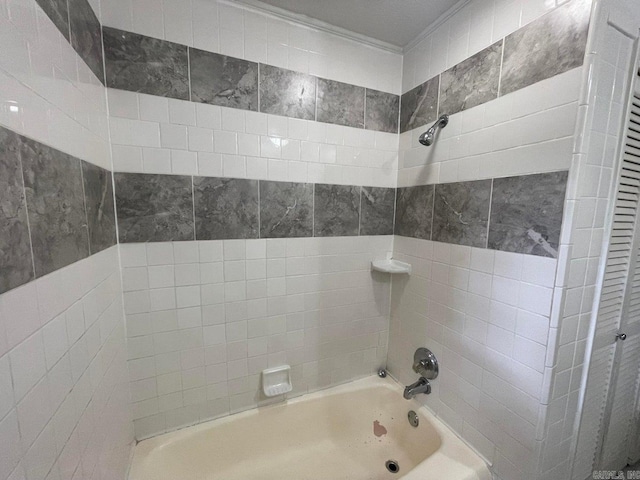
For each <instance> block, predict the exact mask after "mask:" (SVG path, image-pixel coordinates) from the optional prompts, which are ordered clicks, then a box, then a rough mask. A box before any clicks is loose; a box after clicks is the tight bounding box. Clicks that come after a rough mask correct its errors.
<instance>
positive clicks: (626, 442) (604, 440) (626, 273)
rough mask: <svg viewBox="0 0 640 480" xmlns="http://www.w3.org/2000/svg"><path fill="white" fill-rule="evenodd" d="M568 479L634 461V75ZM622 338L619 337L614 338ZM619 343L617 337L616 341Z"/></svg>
mask: <svg viewBox="0 0 640 480" xmlns="http://www.w3.org/2000/svg"><path fill="white" fill-rule="evenodd" d="M632 82H634V83H632V84H631V86H630V88H629V90H630V98H631V104H630V105H629V111H628V117H627V124H626V125H625V130H624V132H623V133H622V137H623V138H622V139H621V146H620V150H619V152H620V153H619V155H620V157H621V163H620V165H619V168H620V170H619V177H618V183H617V188H616V197H615V204H614V212H613V218H612V225H611V234H610V237H609V241H608V251H607V257H606V264H605V270H604V275H603V278H602V286H601V292H600V301H599V304H598V311H597V319H596V324H595V330H594V332H593V333H594V336H593V344H592V347H591V360H590V363H589V372H588V380H587V386H586V392H585V395H584V403H583V406H582V420H581V424H580V431H579V435H578V443H577V450H576V458H575V462H574V467H573V475H572V478H574V479H576V480H583V479H585V478H589V477H590V476H591V472H592V471H593V470H594V469H595V470H618V469H621V468H623V467H624V466H625V465H626V464H627V462H628V461H630V460H631V461H634V460H638V457H640V452H639V451H638V449H639V448H640V441H638V438H637V437H638V433H639V432H640V427H639V425H638V417H639V413H638V391H639V379H640V77H638V76H637V75H636V76H635V78H633V79H632ZM621 333H624V334H626V339H625V340H621V339H620V338H619V337H616V335H618V334H621ZM616 338H618V339H616Z"/></svg>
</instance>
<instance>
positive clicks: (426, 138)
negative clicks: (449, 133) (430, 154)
mask: <svg viewBox="0 0 640 480" xmlns="http://www.w3.org/2000/svg"><path fill="white" fill-rule="evenodd" d="M448 123H449V115H447V114H444V115H440V118H438V120H436V123H434V124H433V125H431V128H429V130H427V131H426V132H424V133H423V134H422V135H420V138H418V141H419V142H420V143H421V144H422V145H424V146H425V147H428V146H430V145H431V144H432V143H433V140H434V137H435V134H436V130H437V129H438V128H444V127H446V126H447V124H448Z"/></svg>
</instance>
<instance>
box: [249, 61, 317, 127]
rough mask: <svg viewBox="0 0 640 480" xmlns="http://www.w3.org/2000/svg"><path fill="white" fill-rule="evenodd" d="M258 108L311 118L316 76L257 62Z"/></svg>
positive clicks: (313, 106)
mask: <svg viewBox="0 0 640 480" xmlns="http://www.w3.org/2000/svg"><path fill="white" fill-rule="evenodd" d="M260 111H261V112H263V113H271V114H274V115H284V116H285V117H293V118H302V119H304V120H315V118H316V77H314V76H312V75H305V74H304V73H298V72H293V71H291V70H285V69H284V68H278V67H272V66H270V65H265V64H263V63H261V64H260Z"/></svg>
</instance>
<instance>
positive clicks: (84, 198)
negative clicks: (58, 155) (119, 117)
mask: <svg viewBox="0 0 640 480" xmlns="http://www.w3.org/2000/svg"><path fill="white" fill-rule="evenodd" d="M137 98H138V97H137V95H136V99H137ZM78 162H79V166H80V182H81V183H82V204H83V205H84V227H85V229H86V232H87V246H88V247H89V255H88V256H91V236H90V232H89V215H88V213H87V191H86V189H85V188H84V171H83V169H82V162H83V160H80V159H78Z"/></svg>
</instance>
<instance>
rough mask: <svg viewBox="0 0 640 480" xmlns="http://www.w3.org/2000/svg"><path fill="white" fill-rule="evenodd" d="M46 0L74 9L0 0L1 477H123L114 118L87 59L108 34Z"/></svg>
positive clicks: (75, 5) (126, 450) (126, 418)
mask: <svg viewBox="0 0 640 480" xmlns="http://www.w3.org/2000/svg"><path fill="white" fill-rule="evenodd" d="M40 4H42V6H43V7H44V8H49V7H51V8H62V7H66V6H67V2H66V1H64V2H38V3H36V2H35V1H20V2H5V1H0V37H1V38H2V39H1V43H2V48H0V83H1V84H2V88H0V125H2V127H0V136H1V137H2V141H1V142H0V143H1V147H0V150H1V153H0V158H1V159H0V164H1V165H2V166H1V167H0V169H1V170H2V173H0V182H1V183H2V186H1V189H0V196H1V197H2V209H1V210H2V212H3V213H2V215H3V216H4V215H6V217H4V218H3V219H2V220H1V222H0V223H2V226H1V229H0V236H2V242H1V243H2V247H1V251H2V254H0V264H1V268H0V270H2V273H1V274H0V278H2V281H3V283H2V288H0V291H2V292H3V293H1V294H0V452H2V453H1V454H0V457H1V458H0V478H1V479H3V480H4V479H11V480H14V479H15V480H18V479H27V480H44V479H61V480H62V479H71V478H86V479H89V478H95V479H97V478H124V477H125V475H126V470H127V466H128V461H129V454H130V451H131V446H132V444H133V439H134V436H133V426H132V421H131V417H130V406H129V402H130V401H129V384H128V369H127V363H126V361H127V353H126V343H125V342H126V336H125V328H124V325H125V323H124V315H123V306H122V286H121V280H120V278H121V276H120V275H121V274H120V269H119V255H118V250H117V247H115V246H111V245H113V244H114V242H115V227H114V222H113V215H114V213H113V202H112V201H111V200H110V199H111V198H112V192H111V190H110V186H111V181H110V179H111V175H110V172H109V171H108V170H105V169H110V168H111V157H110V153H109V133H108V117H107V106H106V97H105V88H104V87H103V85H102V84H101V83H100V80H99V77H100V78H101V75H99V73H95V74H94V72H93V71H92V70H91V69H90V67H89V66H90V65H91V66H92V67H93V68H97V66H98V65H99V66H101V65H102V60H100V61H99V62H97V63H95V64H93V63H91V59H92V58H97V57H94V55H97V54H98V49H96V48H95V47H96V45H97V46H100V42H99V41H98V42H97V44H96V43H95V42H94V41H93V39H95V37H91V36H92V35H93V34H94V33H96V32H97V34H98V36H99V33H100V29H99V25H98V26H97V30H96V29H95V28H96V21H95V18H96V16H95V15H93V12H92V11H91V7H89V4H88V3H86V2H84V3H83V4H79V2H76V1H70V2H69V6H71V8H72V10H71V19H70V24H71V32H69V27H68V23H67V22H68V21H69V18H68V10H66V8H62V9H61V10H60V12H62V15H61V16H60V18H59V20H60V21H61V22H62V23H63V24H64V25H66V27H60V30H61V31H62V33H61V31H60V30H59V29H58V28H57V27H56V25H54V23H53V22H52V21H51V20H50V18H49V16H48V15H47V13H45V11H43V9H42V8H41V7H40ZM48 12H49V14H50V11H49V10H48ZM58 25H60V24H58ZM65 32H66V33H65ZM63 34H64V36H63ZM69 39H71V43H70V42H69ZM99 51H100V52H101V49H100V50H99ZM96 75H98V76H96ZM7 217H8V218H7ZM26 219H28V224H27V226H28V227H30V229H29V228H27V229H26V230H25V220H26ZM7 236H8V237H9V239H8V240H7ZM7 241H8V242H9V245H10V247H11V248H9V249H7V248H6V247H7V245H6V243H5V242H7ZM31 245H32V246H33V248H31ZM32 252H33V256H32ZM90 253H91V255H90V256H88V255H89V254H90ZM15 254H18V255H19V256H20V258H21V261H20V262H18V263H16V262H15V259H16V256H15ZM71 262H73V263H71ZM29 264H31V265H29ZM34 264H35V272H34ZM10 265H12V266H10ZM5 268H7V269H9V270H11V272H7V271H6V269H5ZM16 272H22V274H20V275H17V276H16ZM49 272H50V273H49ZM34 277H35V278H34ZM7 279H9V282H6V280H7ZM27 280H32V281H30V282H28V283H24V282H25V281H27ZM7 283H8V284H7ZM18 284H21V285H20V286H16V285H18ZM12 287H15V288H12ZM7 288H12V289H11V290H9V291H5V290H6V289H7Z"/></svg>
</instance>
